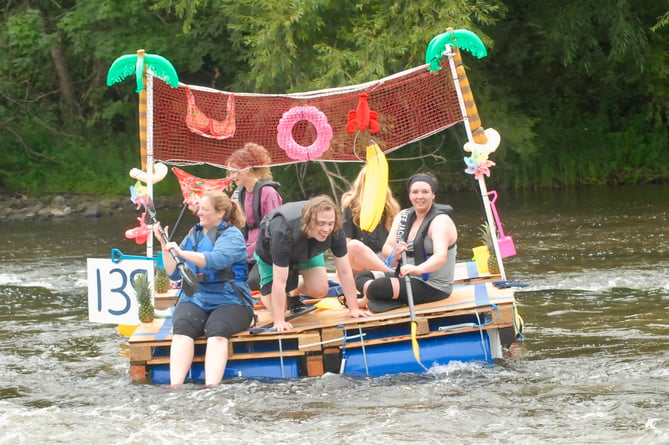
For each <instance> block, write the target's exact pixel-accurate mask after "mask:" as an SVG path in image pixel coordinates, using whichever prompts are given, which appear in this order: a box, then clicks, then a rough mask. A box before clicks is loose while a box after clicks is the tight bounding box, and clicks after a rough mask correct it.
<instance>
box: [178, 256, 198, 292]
mask: <svg viewBox="0 0 669 445" xmlns="http://www.w3.org/2000/svg"><path fill="white" fill-rule="evenodd" d="M177 267H178V268H179V272H181V278H182V279H181V290H183V291H184V293H185V294H186V295H187V296H189V297H192V296H193V294H194V293H195V291H196V290H197V286H198V280H197V277H196V276H195V274H194V273H193V271H192V270H190V269H189V268H188V266H186V265H185V264H184V263H178V264H177Z"/></svg>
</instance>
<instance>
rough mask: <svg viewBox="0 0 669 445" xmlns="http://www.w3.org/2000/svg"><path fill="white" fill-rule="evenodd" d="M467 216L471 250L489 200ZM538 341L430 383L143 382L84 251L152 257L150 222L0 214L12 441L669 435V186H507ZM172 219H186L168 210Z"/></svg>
mask: <svg viewBox="0 0 669 445" xmlns="http://www.w3.org/2000/svg"><path fill="white" fill-rule="evenodd" d="M450 198H451V199H444V201H446V202H450V203H452V204H453V206H454V207H455V208H456V211H457V213H456V214H455V219H456V222H457V224H458V226H459V229H460V234H461V237H460V241H459V247H460V250H459V255H460V258H459V259H460V260H465V259H468V258H466V256H467V255H468V247H473V246H474V245H475V244H476V237H477V234H476V233H477V226H478V225H479V224H480V222H481V220H480V216H479V215H480V206H479V204H478V200H477V198H476V194H475V193H474V192H472V193H469V194H467V193H461V194H457V195H454V196H452V197H450ZM498 208H499V212H500V215H501V217H502V221H503V224H504V229H505V232H506V234H507V235H510V236H512V237H513V239H514V241H515V244H516V248H517V250H518V255H517V256H515V257H513V258H510V259H508V261H507V262H506V263H505V266H506V272H507V275H508V278H509V279H518V280H521V281H522V282H525V283H528V284H529V286H528V287H527V288H524V289H521V290H519V291H518V293H517V298H518V301H519V307H520V311H521V314H522V315H523V317H524V319H525V325H526V331H525V337H526V338H525V340H524V342H523V344H522V345H521V346H519V347H518V348H517V350H516V351H515V353H514V355H513V356H512V357H511V358H509V359H505V360H503V361H499V362H498V363H495V364H494V365H493V366H489V367H482V366H480V365H476V364H458V363H452V364H449V365H447V366H443V367H441V368H438V369H434V370H433V373H432V374H431V375H421V376H416V375H400V376H393V377H382V378H369V379H364V378H361V379H352V378H346V377H342V376H339V375H325V376H323V377H317V378H305V379H301V380H291V381H274V382H270V381H257V380H227V381H225V383H224V384H222V385H220V386H218V387H216V388H213V389H204V388H202V387H200V386H196V385H185V386H184V387H182V388H179V389H168V388H167V387H164V386H152V385H136V384H131V383H130V380H129V376H128V359H127V346H126V344H125V340H124V338H123V337H121V336H120V335H118V333H117V331H116V327H115V326H110V325H102V324H94V323H90V322H88V312H87V277H86V258H88V257H95V258H107V257H109V255H110V250H111V249H112V248H119V249H120V250H122V251H123V252H124V253H126V254H138V255H141V254H142V250H141V247H139V246H137V245H135V244H134V243H133V242H132V241H129V240H126V239H125V238H124V237H123V233H124V231H125V230H126V229H128V228H131V227H133V226H134V225H135V223H136V220H135V217H136V214H135V213H134V209H133V208H132V205H131V204H129V210H128V214H126V215H116V216H114V217H113V218H100V219H81V220H74V221H72V220H70V221H65V222H47V223H45V222H39V223H37V222H35V223H30V224H26V223H5V222H2V223H0V227H1V231H0V412H1V413H2V415H1V417H0V444H3V445H4V444H14V443H28V444H33V443H34V444H42V443H49V444H65V443H67V444H70V443H79V444H92V443H97V444H163V443H164V444H170V445H172V444H175V443H200V444H218V443H233V444H270V443H271V444H295V443H332V444H358V443H368V444H389V443H403V442H407V441H409V442H419V443H426V444H442V443H450V444H477V445H480V444H514V445H517V444H537V443H541V444H572V443H576V444H626V445H627V444H643V445H646V444H669V415H668V408H667V407H668V406H669V397H668V395H667V390H668V388H669V324H668V323H667V312H668V309H669V275H668V271H669V229H667V222H668V221H669V215H668V213H669V186H666V185H662V186H635V187H619V188H578V189H570V190H549V191H538V192H523V193H518V192H503V193H500V198H499V201H498ZM159 216H162V217H163V222H164V223H167V222H168V221H174V219H176V211H175V212H172V213H167V212H165V213H164V214H163V215H159Z"/></svg>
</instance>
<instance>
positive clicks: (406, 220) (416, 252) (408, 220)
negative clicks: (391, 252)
mask: <svg viewBox="0 0 669 445" xmlns="http://www.w3.org/2000/svg"><path fill="white" fill-rule="evenodd" d="M451 213H453V207H451V206H450V205H448V204H439V203H433V204H432V207H431V208H430V210H429V211H428V212H427V215H425V219H424V220H423V222H422V223H421V225H420V227H419V228H418V232H416V237H415V238H414V240H413V258H414V264H416V265H418V264H421V263H423V262H424V261H425V260H427V259H428V258H429V257H430V256H431V255H432V253H433V252H427V251H426V250H425V238H426V237H427V232H428V230H429V228H430V223H431V222H432V220H433V219H434V218H436V217H437V215H450V214H451ZM415 220H416V210H415V209H414V208H411V209H405V210H402V214H401V215H400V225H399V227H398V228H397V241H398V242H399V241H404V242H406V241H407V238H408V237H409V230H410V228H411V226H412V225H413V223H414V221H415ZM454 246H455V244H453V245H452V246H448V248H449V250H450V249H452V248H453V247H454ZM398 270H399V265H398ZM428 277H429V274H423V280H427V279H428Z"/></svg>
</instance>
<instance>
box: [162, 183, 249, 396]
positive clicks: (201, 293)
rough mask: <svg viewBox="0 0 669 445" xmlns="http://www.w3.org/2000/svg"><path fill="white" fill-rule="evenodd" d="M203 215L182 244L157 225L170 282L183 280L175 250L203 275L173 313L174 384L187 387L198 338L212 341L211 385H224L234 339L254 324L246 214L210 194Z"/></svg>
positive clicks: (207, 360) (199, 212)
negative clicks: (169, 238) (244, 232)
mask: <svg viewBox="0 0 669 445" xmlns="http://www.w3.org/2000/svg"><path fill="white" fill-rule="evenodd" d="M197 217H198V218H199V219H200V222H199V223H198V224H196V225H195V227H193V228H192V229H191V231H190V232H189V233H188V235H187V236H186V238H184V240H183V241H182V242H181V244H177V243H175V242H172V241H170V242H165V240H164V239H163V237H161V236H160V224H156V225H155V227H154V234H155V235H156V238H157V239H158V241H160V245H161V249H162V251H163V261H164V264H165V270H166V271H167V274H168V275H169V277H170V279H171V280H173V281H178V280H179V279H181V272H180V271H179V269H178V268H177V267H176V261H175V260H174V258H172V256H171V255H169V254H168V252H169V251H170V250H171V249H174V251H175V253H176V255H177V256H178V257H179V259H180V260H182V261H183V262H184V263H185V264H187V265H188V267H189V268H190V269H191V270H192V271H193V272H194V273H195V275H196V276H198V277H199V282H198V285H197V289H196V290H195V293H193V295H191V296H188V295H186V294H185V293H184V292H183V290H180V291H179V294H178V297H179V303H178V304H177V306H176V309H175V310H174V314H173V315H172V324H173V326H174V327H173V336H172V345H171V348H170V383H171V384H172V385H178V384H181V383H184V381H185V379H186V376H187V375H188V371H189V370H190V367H191V365H192V363H193V357H194V353H195V339H196V338H198V337H202V336H205V337H207V351H206V354H205V362H204V369H205V371H204V372H205V384H207V385H216V384H218V383H220V382H221V380H222V379H223V374H224V372H225V366H226V365H227V359H228V339H229V338H230V337H232V336H233V335H234V334H236V333H238V332H241V331H243V330H245V329H248V328H249V325H250V324H251V321H252V320H253V299H252V297H251V291H250V290H249V287H248V285H247V283H246V278H247V272H248V270H247V265H246V258H247V256H246V245H245V243H244V236H243V235H242V232H241V230H240V227H243V226H244V224H245V222H246V218H245V217H244V213H243V212H242V210H241V208H240V207H239V205H238V204H237V203H236V202H233V201H231V200H230V198H229V197H228V195H226V194H225V193H223V192H221V191H210V192H207V193H205V194H204V195H203V196H202V198H200V202H199V208H198V210H197ZM167 229H168V228H167V227H165V233H166V234H167Z"/></svg>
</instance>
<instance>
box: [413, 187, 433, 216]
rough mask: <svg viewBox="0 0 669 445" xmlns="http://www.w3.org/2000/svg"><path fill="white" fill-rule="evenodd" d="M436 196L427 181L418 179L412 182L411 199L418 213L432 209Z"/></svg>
mask: <svg viewBox="0 0 669 445" xmlns="http://www.w3.org/2000/svg"><path fill="white" fill-rule="evenodd" d="M434 198H435V195H434V192H433V191H432V187H431V186H430V184H428V183H427V182H423V181H416V182H414V183H413V184H411V188H410V189H409V200H410V201H411V204H412V205H413V207H414V209H416V212H417V213H425V212H427V211H428V210H430V207H432V203H433V202H434Z"/></svg>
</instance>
